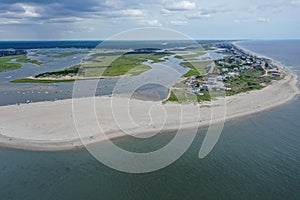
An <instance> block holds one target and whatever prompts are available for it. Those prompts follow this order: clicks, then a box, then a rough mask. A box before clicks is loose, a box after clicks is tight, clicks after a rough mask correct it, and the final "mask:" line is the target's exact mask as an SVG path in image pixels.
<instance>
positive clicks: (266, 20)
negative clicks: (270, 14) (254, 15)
mask: <svg viewBox="0 0 300 200" xmlns="http://www.w3.org/2000/svg"><path fill="white" fill-rule="evenodd" d="M256 21H257V22H261V23H268V22H270V19H267V18H258V19H256Z"/></svg>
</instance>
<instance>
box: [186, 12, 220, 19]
mask: <svg viewBox="0 0 300 200" xmlns="http://www.w3.org/2000/svg"><path fill="white" fill-rule="evenodd" d="M213 13H215V11H203V10H198V11H197V12H194V13H189V14H186V15H185V17H186V18H188V19H205V18H210V17H211V14H213Z"/></svg>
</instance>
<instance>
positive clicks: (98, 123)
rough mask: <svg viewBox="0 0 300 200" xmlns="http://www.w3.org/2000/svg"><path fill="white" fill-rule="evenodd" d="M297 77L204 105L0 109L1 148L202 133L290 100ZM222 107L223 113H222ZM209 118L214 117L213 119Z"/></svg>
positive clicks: (71, 104)
mask: <svg viewBox="0 0 300 200" xmlns="http://www.w3.org/2000/svg"><path fill="white" fill-rule="evenodd" d="M297 84H298V79H297V76H296V75H294V74H292V73H289V72H287V74H286V76H285V78H284V79H282V80H280V81H276V82H273V83H272V84H271V85H269V86H267V87H266V88H264V89H262V90H256V91H251V92H248V93H243V94H238V95H235V96H229V97H225V98H220V99H217V100H214V101H213V102H211V103H209V104H208V103H206V104H184V105H180V104H177V103H166V104H163V103H162V102H152V101H142V100H136V99H129V98H127V97H121V96H113V97H108V96H102V97H95V98H80V99H73V100H72V99H68V100H61V101H53V102H39V103H31V104H21V105H10V106H2V107H0V116H1V118H0V146H4V147H12V148H17V149H26V150H37V151H59V150H69V149H76V148H80V147H82V146H83V145H84V144H90V143H95V142H100V141H103V140H106V138H105V137H103V134H105V135H106V137H108V138H110V139H112V138H117V137H122V136H124V133H125V134H128V135H133V136H136V137H140V138H143V137H149V136H152V135H153V134H157V133H158V132H165V131H175V130H177V129H180V128H183V129H188V128H196V127H205V126H208V125H210V124H212V123H215V122H219V121H222V120H223V119H224V117H225V118H226V121H227V120H231V119H234V118H240V117H242V116H245V115H250V114H254V113H258V112H262V111H264V110H268V109H271V108H274V107H276V106H279V105H281V104H284V103H287V102H289V101H291V100H293V99H294V98H295V97H296V96H297V95H298V94H299V89H298V87H297ZM224 106H225V107H224ZM212 113H213V114H212Z"/></svg>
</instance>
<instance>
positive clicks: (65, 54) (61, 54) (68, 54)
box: [53, 51, 88, 58]
mask: <svg viewBox="0 0 300 200" xmlns="http://www.w3.org/2000/svg"><path fill="white" fill-rule="evenodd" d="M87 53H88V52H82V51H74V52H61V53H59V54H57V55H55V56H53V57H54V58H64V57H67V56H72V55H76V54H87Z"/></svg>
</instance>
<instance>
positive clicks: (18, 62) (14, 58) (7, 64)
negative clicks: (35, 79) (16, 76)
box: [0, 49, 43, 72]
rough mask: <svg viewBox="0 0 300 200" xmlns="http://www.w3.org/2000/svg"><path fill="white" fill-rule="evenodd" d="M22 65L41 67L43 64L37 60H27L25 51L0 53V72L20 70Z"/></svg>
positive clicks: (10, 50)
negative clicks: (29, 64)
mask: <svg viewBox="0 0 300 200" xmlns="http://www.w3.org/2000/svg"><path fill="white" fill-rule="evenodd" d="M22 63H32V64H36V65H39V66H41V65H43V63H42V62H40V61H38V60H32V59H30V58H28V57H27V51H25V50H14V49H8V50H1V51H0V72H3V71H8V70H15V69H18V68H21V67H22Z"/></svg>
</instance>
